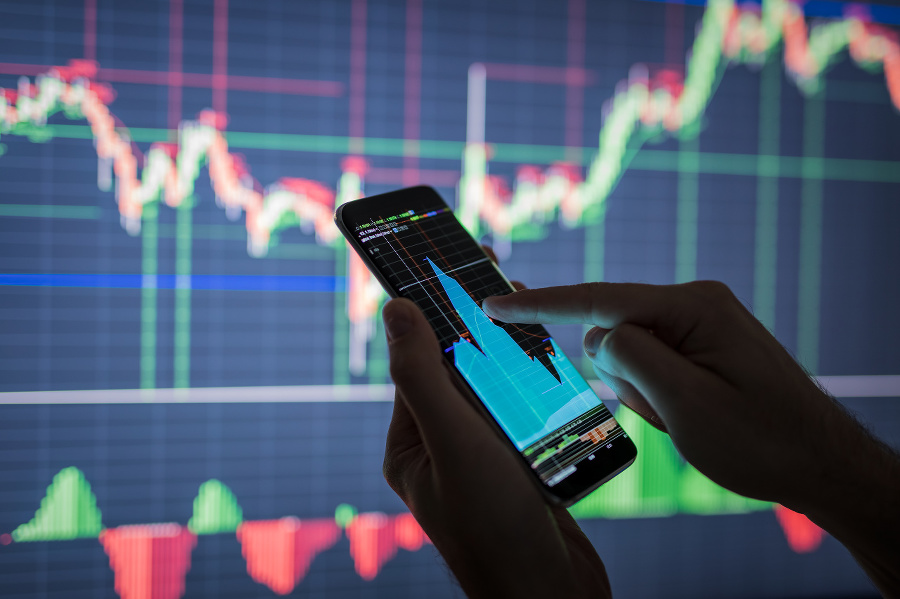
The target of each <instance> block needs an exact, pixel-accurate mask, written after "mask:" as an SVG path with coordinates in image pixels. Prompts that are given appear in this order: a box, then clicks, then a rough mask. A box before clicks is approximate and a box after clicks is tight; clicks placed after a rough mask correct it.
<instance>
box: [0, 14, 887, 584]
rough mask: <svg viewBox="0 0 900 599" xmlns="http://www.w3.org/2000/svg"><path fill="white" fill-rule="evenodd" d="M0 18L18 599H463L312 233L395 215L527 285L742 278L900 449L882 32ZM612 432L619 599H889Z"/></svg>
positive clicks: (600, 19)
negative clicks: (435, 207)
mask: <svg viewBox="0 0 900 599" xmlns="http://www.w3.org/2000/svg"><path fill="white" fill-rule="evenodd" d="M0 14H2V18H0V88H2V89H0V190H2V191H0V248H2V249H0V285H2V289H0V391H2V392H3V393H0V404H2V405H0V481H2V482H0V594H2V595H3V596H4V597H29V598H31V597H69V598H78V597H121V598H122V599H139V598H142V597H154V598H158V599H178V598H179V597H231V596H234V597H272V596H274V595H276V594H277V595H284V594H294V595H296V596H302V597H329V598H340V597H422V596H425V595H426V594H427V595H428V596H429V597H434V598H437V597H453V596H461V594H462V593H461V591H460V590H459V588H458V587H457V586H456V585H455V584H454V583H453V582H452V580H451V577H450V574H449V572H448V571H447V569H446V567H445V566H444V565H443V562H442V560H441V559H440V557H439V555H438V554H437V552H436V551H435V549H434V547H433V546H432V545H430V543H429V541H428V539H427V537H426V536H425V535H424V534H423V532H422V530H421V529H420V528H419V527H418V525H417V524H416V522H415V520H414V519H413V518H412V517H411V516H410V515H409V514H408V512H407V511H406V509H405V506H404V505H403V504H402V502H401V501H400V500H399V499H398V498H397V497H396V496H395V495H394V494H393V492H392V491H391V490H390V489H389V488H388V486H387V484H386V483H385V482H384V480H383V478H382V475H381V459H382V453H383V447H384V436H385V431H386V429H387V424H388V422H389V419H390V413H391V401H392V390H391V387H390V385H389V378H388V374H387V362H386V346H385V340H384V331H383V328H382V325H381V323H380V318H379V311H380V306H381V305H382V303H383V301H384V296H383V294H382V293H381V291H380V289H379V287H378V285H377V284H376V283H375V282H374V281H373V280H372V279H371V278H370V277H369V276H368V274H367V273H366V271H365V269H364V268H363V267H361V265H360V263H359V262H358V261H357V260H356V259H354V258H353V257H352V256H351V255H350V254H349V253H348V249H347V247H346V244H345V243H344V242H343V241H342V240H341V239H339V237H338V234H337V230H336V229H335V227H334V226H333V224H332V221H331V215H332V212H333V210H334V207H335V206H336V205H337V204H339V203H341V202H344V201H347V200H350V199H353V198H356V197H360V196H362V195H372V194H376V193H382V192H386V191H389V190H392V189H396V188H399V187H402V186H409V185H415V184H427V185H431V186H433V187H435V188H436V189H437V190H438V192H439V193H440V194H441V195H442V196H443V197H444V198H445V199H446V200H447V201H448V202H450V203H451V205H453V206H454V207H455V209H456V210H457V213H458V214H459V215H460V218H461V219H462V220H463V221H464V223H465V224H466V226H467V227H468V228H469V229H470V230H471V231H472V232H473V233H474V234H476V235H477V236H478V237H479V238H481V239H483V240H484V242H485V243H490V244H492V245H493V246H494V248H495V249H496V250H497V253H498V254H499V255H500V256H501V258H502V260H503V267H504V269H505V271H506V272H507V273H508V275H509V276H510V278H512V279H518V280H521V281H524V282H525V283H526V284H528V285H529V286H534V287H538V286H546V285H559V284H570V283H576V282H580V281H582V280H606V281H639V282H650V283H678V282H684V281H689V280H694V279H719V280H722V281H724V282H726V283H727V284H728V285H729V286H730V287H731V288H732V290H734V292H735V293H736V294H737V296H738V297H739V298H741V299H742V300H743V301H744V302H745V303H746V304H747V305H748V307H750V308H751V309H752V310H753V312H754V314H755V315H756V316H757V317H758V318H759V319H760V320H761V321H762V322H763V323H764V324H765V325H766V326H767V327H768V328H769V329H770V330H771V331H772V332H773V333H774V334H775V335H776V336H777V337H778V339H779V340H780V341H781V342H782V343H783V344H784V345H785V346H786V347H787V348H788V349H789V350H790V351H791V352H792V353H793V354H794V355H795V356H797V358H798V359H799V360H800V361H801V362H802V363H803V365H804V366H805V367H806V368H807V369H808V370H809V371H810V372H811V373H812V374H814V375H816V376H818V377H820V379H821V381H822V382H823V384H824V385H825V386H826V387H828V388H829V390H831V392H832V393H833V394H834V395H836V396H837V397H838V398H839V400H840V401H841V402H842V403H844V404H845V405H846V406H847V407H848V408H850V409H851V410H853V411H854V412H856V413H857V414H858V415H859V416H860V418H861V419H862V420H863V421H864V422H866V423H867V424H868V425H869V426H870V427H871V428H872V430H873V431H874V432H875V433H876V434H878V435H880V436H881V437H882V438H884V439H885V440H886V441H887V442H888V443H891V444H892V445H893V446H895V447H896V446H898V445H900V400H898V397H900V344H898V341H897V340H898V338H900V311H898V310H897V309H896V308H897V306H898V305H900V276H898V272H900V271H898V264H900V229H898V223H900V201H898V200H900V197H898V192H900V45H898V33H900V9H898V8H896V7H891V6H888V5H882V4H850V3H842V2H835V1H809V2H806V3H802V2H800V3H792V2H784V1H778V0H773V1H768V0H767V1H766V2H763V3H762V4H761V5H760V4H758V3H753V2H748V3H741V4H735V3H733V2H729V1H725V0H718V1H712V0H711V1H710V2H708V3H704V2H702V1H701V2H694V1H689V2H677V1H673V2H660V1H648V0H631V1H617V2H589V1H587V0H567V1H566V2H542V1H540V0H515V1H506V0H504V1H497V2H480V1H477V2H476V1H473V0H452V1H450V0H433V1H432V0H428V1H424V0H341V1H331V0H317V1H312V0H310V1H304V2H291V1H287V0H285V1H281V2H279V1H265V2H260V1H248V0H196V1H195V0H147V1H144V2H124V1H120V2H112V1H109V0H79V1H72V2H68V1H61V0H60V1H58V2H44V1H32V0H18V1H8V0H7V1H4V2H3V3H2V5H0ZM551 332H553V333H554V334H555V335H556V337H557V339H558V340H559V342H560V344H561V345H562V347H563V348H564V349H565V350H566V351H567V352H568V353H569V354H570V355H573V356H579V355H580V354H581V351H580V339H581V335H582V334H583V330H582V329H581V328H580V327H569V328H566V327H557V328H556V329H553V330H552V331H551ZM578 365H579V367H580V368H583V371H584V373H585V375H586V376H587V377H588V378H590V379H595V378H596V377H595V375H594V374H593V373H592V372H591V370H590V367H589V364H587V363H586V362H584V361H579V364H578ZM605 395H608V392H607V393H605ZM609 405H610V407H611V409H614V410H615V409H616V408H617V402H615V401H611V402H610V404H609ZM618 414H619V417H620V419H621V421H622V423H623V426H624V427H625V428H626V429H627V430H628V431H629V432H630V433H631V436H632V437H633V438H634V440H635V442H636V444H637V445H638V448H639V457H638V461H637V462H636V463H635V465H634V466H633V467H632V468H631V469H630V470H629V471H628V472H627V473H625V474H623V475H622V476H620V477H619V478H617V479H616V480H615V481H613V482H612V483H610V484H608V485H606V486H604V487H603V488H602V489H600V490H599V491H597V492H596V493H595V494H593V495H591V496H590V497H588V498H587V499H585V500H584V501H582V502H581V503H579V504H577V505H576V506H575V507H574V508H572V511H573V513H574V514H575V515H576V516H577V517H578V518H579V520H580V522H581V524H582V526H583V527H584V529H585V531H586V532H587V534H588V536H589V537H590V538H591V539H592V540H593V542H594V543H595V545H596V546H597V549H598V551H599V553H600V555H601V556H602V557H603V558H604V560H605V563H606V566H607V569H608V571H609V573H610V577H611V580H612V585H613V589H614V590H615V591H616V593H617V596H620V597H649V596H667V597H692V598H697V597H744V596H753V597H800V596H822V597H824V596H872V595H874V591H873V590H872V588H871V586H870V585H869V583H868V582H867V580H866V579H865V577H864V576H863V574H862V573H861V572H860V570H859V569H858V568H857V567H856V565H855V564H854V562H853V561H852V559H851V558H850V556H849V554H848V553H847V552H846V551H845V550H844V549H843V548H842V547H841V546H840V545H839V544H838V543H837V541H835V540H834V539H833V538H830V537H829V536H827V535H825V534H823V533H822V531H820V530H819V529H818V528H816V527H815V526H814V525H812V524H811V523H810V522H809V521H807V520H806V519H805V518H804V517H802V516H799V515H797V514H793V513H791V512H788V511H786V510H784V509H782V508H778V507H777V506H772V505H770V504H766V503H761V502H756V501H751V500H747V499H744V498H741V497H738V496H736V495H733V494H731V493H729V492H727V491H724V490H723V489H721V488H719V487H717V486H716V485H714V484H713V483H711V482H710V481H708V480H707V479H706V478H705V477H703V475H701V474H700V473H699V472H697V471H696V470H694V469H693V468H691V467H689V466H687V465H686V464H685V463H684V462H683V461H682V460H681V458H680V456H679V455H678V453H677V451H676V450H675V449H674V447H673V446H672V445H671V443H670V442H669V441H668V439H667V438H665V437H664V436H663V435H662V434H661V433H658V432H656V431H655V430H653V429H651V428H650V427H649V426H647V425H646V424H644V423H643V422H642V421H640V420H639V419H638V418H637V417H635V416H634V415H633V414H631V413H629V412H627V411H625V410H621V411H619V412H618ZM771 417H772V418H773V419H774V418H778V414H772V415H771ZM759 438H760V443H764V442H765V438H766V431H765V430H760V431H759ZM486 534H489V532H488V531H486ZM522 550H524V549H523V548H520V547H510V551H511V552H515V551H522Z"/></svg>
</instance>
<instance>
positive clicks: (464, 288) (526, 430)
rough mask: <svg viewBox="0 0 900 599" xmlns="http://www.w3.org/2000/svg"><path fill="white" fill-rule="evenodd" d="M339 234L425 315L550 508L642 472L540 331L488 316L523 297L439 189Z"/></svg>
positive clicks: (348, 219)
mask: <svg viewBox="0 0 900 599" xmlns="http://www.w3.org/2000/svg"><path fill="white" fill-rule="evenodd" d="M335 222H336V224H337V226H338V228H339V229H340V231H341V233H343V235H344V236H345V237H346V238H347V240H348V241H349V243H350V245H351V247H352V248H353V249H354V250H355V251H356V252H357V253H358V254H359V256H360V258H362V260H363V262H365V264H366V265H367V266H368V268H369V269H370V270H371V271H372V273H373V274H374V275H375V277H376V278H377V279H378V281H379V282H380V283H381V284H382V285H383V286H384V288H385V290H386V291H387V292H388V294H389V295H390V296H392V297H405V298H408V299H410V300H412V301H413V302H415V303H416V304H417V305H418V306H419V307H420V308H421V309H422V311H423V312H424V313H425V316H426V317H427V318H428V321H429V322H430V323H431V326H432V327H433V328H434V331H435V333H436V334H437V337H438V340H439V341H440V345H441V349H442V350H443V352H444V358H445V359H446V361H447V363H448V365H449V366H450V367H451V368H450V371H451V373H453V374H454V376H456V377H458V378H459V379H460V382H461V383H463V384H462V385H461V387H462V388H464V389H468V390H469V391H471V397H470V400H473V403H474V405H476V406H477V407H479V409H480V411H481V412H482V413H483V414H484V415H485V416H486V417H487V419H488V420H489V421H490V422H491V423H492V424H493V425H494V427H495V429H496V430H497V432H498V433H499V434H500V435H502V436H503V437H504V438H505V439H506V440H507V441H508V442H509V443H510V445H511V446H512V448H513V449H514V450H515V452H516V453H517V454H518V455H519V456H520V457H521V459H522V462H523V465H524V466H525V467H526V468H527V469H528V471H529V472H531V473H532V475H533V476H534V478H535V480H536V482H538V483H539V485H540V487H541V489H542V490H543V491H544V493H545V494H546V495H547V496H548V497H549V498H550V500H551V501H553V502H554V503H556V504H560V505H564V506H568V505H571V504H573V503H575V502H576V501H578V500H579V499H581V498H582V497H584V496H585V495H587V494H588V493H590V492H591V491H593V490H594V489H596V488H597V487H599V486H600V485H602V484H603V483H604V482H606V481H608V480H610V479H611V478H613V477H614V476H615V475H617V474H618V473H620V472H622V471H623V470H625V468H627V467H628V466H629V465H630V464H631V463H632V462H633V461H634V459H635V456H636V455H637V449H636V448H635V446H634V443H632V442H631V439H629V438H628V434H627V433H626V432H625V431H624V430H622V427H621V426H619V424H618V422H616V420H615V419H614V418H613V417H612V414H611V413H610V412H609V410H608V409H607V407H606V406H604V405H603V402H601V401H600V398H599V397H597V394H596V393H594V391H593V390H592V389H591V387H590V385H588V383H587V381H585V380H584V378H582V376H581V375H580V374H579V373H578V371H577V370H576V369H575V366H574V365H573V364H572V363H571V362H570V361H569V359H568V358H567V357H566V355H565V354H564V353H563V351H562V350H561V349H560V348H559V346H558V345H557V344H556V342H555V341H554V340H553V339H552V338H551V337H550V335H549V334H548V333H547V331H546V329H544V327H542V326H540V325H536V324H515V323H504V322H498V321H493V320H491V319H490V318H488V317H487V315H485V313H484V312H483V311H482V310H481V302H482V301H483V300H484V298H486V297H488V296H491V295H501V294H506V293H511V292H512V291H514V290H515V289H514V288H513V286H512V285H511V284H510V283H509V281H508V280H507V278H506V277H505V276H504V275H503V273H502V272H500V269H499V268H498V267H497V265H496V264H494V262H493V261H492V260H491V259H490V257H488V255H487V254H485V252H484V250H483V249H482V248H481V246H480V245H479V243H478V242H477V241H476V240H475V239H474V238H473V237H472V236H471V235H469V233H468V232H467V231H466V230H465V228H463V226H462V224H461V223H460V222H459V221H458V220H457V219H456V216H455V215H454V214H453V211H452V210H451V209H450V207H449V206H448V205H447V204H446V203H445V202H444V201H443V199H441V197H440V196H439V195H438V193H437V192H436V191H435V190H434V189H432V188H430V187H412V188H408V189H401V190H399V191H394V192H391V193H386V194H382V195H377V196H372V197H368V198H363V199H360V200H354V201H350V202H347V203H345V204H342V205H341V206H340V207H339V208H338V209H337V212H336V213H335Z"/></svg>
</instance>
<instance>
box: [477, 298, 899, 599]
mask: <svg viewBox="0 0 900 599" xmlns="http://www.w3.org/2000/svg"><path fill="white" fill-rule="evenodd" d="M483 308H484V311H485V313H487V314H488V316H490V317H492V318H495V319H498V320H501V321H505V322H517V323H544V324H588V325H594V328H593V329H591V330H590V331H589V332H588V334H587V335H586V336H585V340H584V350H585V353H586V354H587V355H588V356H589V357H590V358H591V361H592V362H593V365H594V369H595V371H596V372H597V375H598V376H599V377H600V378H601V379H602V380H603V381H604V382H605V383H606V384H608V385H609V386H610V387H611V388H612V389H613V390H614V391H615V393H616V394H617V395H618V396H619V398H620V399H621V400H622V402H623V403H625V404H626V405H627V406H629V407H630V408H632V409H633V410H635V411H636V412H638V413H639V414H640V415H641V416H643V417H644V418H645V419H647V420H648V421H649V422H650V423H652V424H654V425H655V426H657V427H658V428H660V429H662V430H664V431H667V432H668V433H669V435H670V436H671V438H672V441H673V442H674V443H675V445H676V447H677V448H678V449H679V451H680V452H681V453H682V455H683V456H684V457H685V459H687V460H688V461H689V462H691V463H692V464H693V465H694V466H695V467H696V468H697V469H698V470H700V471H701V472H703V473H704V474H706V475H707V476H708V477H709V478H711V479H712V480H713V481H715V482H717V483H719V484H720V485H722V486H724V487H726V488H728V489H730V490H732V491H735V492H737V493H740V494H742V495H746V496H748V497H753V498H756V499H763V500H767V501H774V502H778V503H781V504H782V505H784V506H786V507H788V508H790V509H792V510H794V511H798V512H800V513H803V514H806V515H807V516H808V517H809V518H810V519H812V520H813V521H814V522H816V523H817V524H819V525H820V526H822V528H824V529H825V530H827V531H828V532H830V533H831V534H832V535H833V536H835V537H836V538H837V539H838V540H840V541H841V542H842V543H844V545H846V546H847V547H848V549H850V551H851V553H853V555H854V557H855V558H856V559H857V561H858V562H859V563H860V564H861V565H862V566H863V568H864V569H865V570H866V572H867V573H868V574H869V576H870V577H871V578H872V580H873V582H875V584H876V585H877V586H878V587H879V589H880V590H881V591H882V592H883V593H885V594H886V595H887V596H900V459H898V457H897V455H896V454H895V453H894V452H893V451H891V450H890V449H889V448H888V447H887V446H885V445H884V444H882V443H880V442H879V441H877V440H876V439H874V438H873V437H872V436H871V435H869V434H868V432H867V431H866V430H865V429H864V428H863V427H862V426H861V425H860V424H859V423H858V422H856V420H854V419H853V418H852V417H851V416H850V415H849V414H848V413H847V412H846V411H845V410H844V409H843V408H842V407H841V406H840V405H839V404H838V403H837V402H835V401H834V400H833V399H831V398H830V397H829V396H828V395H827V394H826V393H824V392H823V391H822V390H821V389H820V388H819V387H818V386H817V384H816V383H815V382H814V381H813V380H812V379H811V378H810V377H809V376H808V375H807V374H806V373H805V372H804V370H803V369H802V368H801V367H800V366H799V365H798V364H797V363H796V362H795V361H794V359H793V358H792V357H791V356H790V354H788V352H787V351H786V350H785V349H784V348H783V347H782V346H781V345H780V344H779V343H778V341H777V340H776V339H775V338H774V337H773V336H772V335H771V334H770V333H769V332H768V331H767V330H766V328H765V327H764V326H763V325H762V324H761V323H760V322H759V321H757V320H756V319H755V318H754V317H753V315H752V314H751V313H750V312H749V311H748V310H747V309H746V308H745V307H744V306H743V305H742V304H741V303H740V302H739V301H738V300H737V298H735V296H734V295H733V294H732V293H731V291H730V290H729V289H728V287H726V286H725V285H723V284H721V283H717V282H709V281H701V282H694V283H687V284H683V285H670V286H657V285H640V284H621V283H619V284H616V283H585V284H581V285H573V286H568V287H552V288H546V289H534V290H522V291H518V292H516V293H513V294H510V295H506V296H500V297H492V298H488V299H486V300H485V301H484V304H483ZM638 459H640V457H639V458H638Z"/></svg>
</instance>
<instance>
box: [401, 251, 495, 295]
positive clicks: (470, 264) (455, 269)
mask: <svg viewBox="0 0 900 599" xmlns="http://www.w3.org/2000/svg"><path fill="white" fill-rule="evenodd" d="M488 260H490V258H482V259H481V260H476V261H475V262H469V263H468V264H463V265H462V266H457V267H456V268H451V269H450V270H448V271H446V272H445V273H444V274H445V275H447V274H450V273H451V272H456V271H457V270H460V269H462V268H468V267H470V266H475V265H476V264H481V263H482V262H487V261H488ZM436 278H437V275H435V276H433V277H425V278H424V279H418V280H417V281H416V282H415V283H410V284H409V285H404V286H403V287H401V288H400V289H398V290H397V292H398V293H399V292H401V291H403V290H404V289H409V288H410V287H415V286H416V285H421V284H423V283H424V282H425V281H432V280H434V279H436Z"/></svg>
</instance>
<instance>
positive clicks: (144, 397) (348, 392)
mask: <svg viewBox="0 0 900 599" xmlns="http://www.w3.org/2000/svg"><path fill="white" fill-rule="evenodd" d="M819 382H820V383H821V384H822V386H823V387H825V388H826V389H827V390H828V391H829V393H831V394H832V395H834V396H835V397H845V398H851V397H900V375H882V376H878V375H876V376H822V377H819ZM590 383H591V386H592V387H593V388H594V391H596V392H597V394H598V395H599V396H600V398H601V399H616V395H615V394H614V393H613V392H612V390H611V389H610V388H609V387H607V386H606V385H604V384H603V383H601V382H600V381H598V380H592V381H590ZM393 400H394V386H393V385H294V386H284V387H192V388H190V389H103V390H80V391H23V392H11V393H0V405H2V404H8V405H12V404H25V405H27V404H32V405H43V404H146V403H309V402H322V403H344V402H389V401H393Z"/></svg>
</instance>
